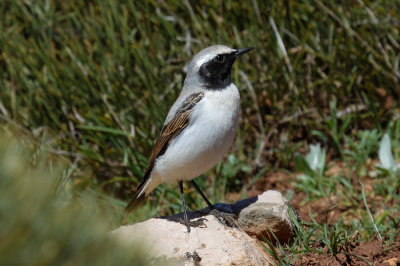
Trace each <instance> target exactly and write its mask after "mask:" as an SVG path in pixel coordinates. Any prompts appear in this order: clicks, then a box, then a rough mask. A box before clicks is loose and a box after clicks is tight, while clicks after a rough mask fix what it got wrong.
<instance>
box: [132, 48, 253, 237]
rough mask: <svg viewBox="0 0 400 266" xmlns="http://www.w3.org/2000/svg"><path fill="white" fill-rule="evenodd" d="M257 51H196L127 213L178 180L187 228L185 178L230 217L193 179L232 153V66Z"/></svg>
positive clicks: (236, 101) (235, 94)
mask: <svg viewBox="0 0 400 266" xmlns="http://www.w3.org/2000/svg"><path fill="white" fill-rule="evenodd" d="M252 49H254V48H253V47H250V48H243V49H232V48H229V47H227V46H224V45H214V46H210V47H207V48H205V49H203V50H201V51H200V52H199V53H198V54H196V55H195V56H194V57H193V59H192V61H191V62H190V63H189V65H188V67H187V76H186V79H185V81H184V84H183V88H182V91H181V93H180V95H179V97H178V99H177V100H176V101H175V103H174V104H173V105H172V107H171V109H170V111H169V113H168V116H167V118H166V120H165V122H164V126H163V128H162V130H161V133H160V136H159V138H158V139H157V141H156V144H155V145H154V148H153V150H152V152H151V155H150V160H149V162H148V167H147V170H146V172H145V174H144V179H143V181H142V182H141V183H140V185H139V186H138V188H137V190H136V192H135V193H134V195H133V197H132V199H131V201H130V202H129V204H128V205H127V207H126V209H125V210H126V212H127V213H129V212H131V211H133V210H134V209H136V208H137V207H138V206H139V205H140V204H141V203H142V202H143V201H144V199H145V198H146V197H147V196H148V195H149V193H150V192H151V191H153V190H154V189H155V188H156V187H157V186H158V185H160V184H161V183H164V182H167V183H172V182H175V181H178V184H179V188H180V194H181V200H182V205H183V209H184V219H183V220H182V221H181V222H182V223H183V224H185V225H186V227H187V230H188V232H190V226H199V225H200V224H199V223H201V222H202V221H200V222H198V223H196V222H197V221H196V222H191V221H189V220H188V218H187V213H186V203H185V196H184V193H183V181H191V183H192V184H193V185H194V187H195V188H196V190H198V192H199V193H200V195H201V197H202V198H203V199H204V200H205V201H206V203H207V205H208V207H209V209H210V210H211V211H212V213H213V214H214V215H215V216H216V217H217V218H219V220H220V221H221V219H220V218H222V219H225V221H226V220H228V223H230V224H232V223H231V222H229V221H231V220H230V219H229V218H228V217H226V215H224V214H223V213H221V212H219V211H218V210H217V209H216V208H215V207H214V205H213V204H211V203H210V201H209V200H208V199H207V198H206V196H205V195H204V194H203V192H202V191H201V190H200V188H199V187H198V185H197V184H196V183H195V182H194V180H193V179H194V178H195V177H197V176H199V175H201V174H203V173H204V172H206V171H208V170H210V169H211V168H213V167H214V166H215V165H216V164H217V163H218V162H219V161H220V160H222V158H223V157H224V155H225V154H226V153H227V152H228V150H229V148H230V146H231V145H232V142H233V140H234V137H235V135H236V129H237V125H238V118H239V111H240V95H239V91H238V89H237V87H236V86H235V84H233V83H232V80H231V70H232V65H233V63H234V62H235V60H236V59H237V58H238V57H239V56H240V55H242V54H244V53H247V52H249V51H251V50H252Z"/></svg>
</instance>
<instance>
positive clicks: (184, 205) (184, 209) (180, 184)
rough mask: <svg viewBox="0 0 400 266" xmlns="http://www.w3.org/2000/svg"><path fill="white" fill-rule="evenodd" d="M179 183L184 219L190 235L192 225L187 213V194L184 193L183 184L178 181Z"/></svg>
mask: <svg viewBox="0 0 400 266" xmlns="http://www.w3.org/2000/svg"><path fill="white" fill-rule="evenodd" d="M178 183H179V190H180V192H181V200H182V205H183V219H184V220H185V223H186V228H187V230H188V233H190V223H189V219H188V217H187V212H186V201H185V194H184V193H183V182H182V181H178Z"/></svg>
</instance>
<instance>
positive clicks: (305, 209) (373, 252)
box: [248, 172, 400, 266]
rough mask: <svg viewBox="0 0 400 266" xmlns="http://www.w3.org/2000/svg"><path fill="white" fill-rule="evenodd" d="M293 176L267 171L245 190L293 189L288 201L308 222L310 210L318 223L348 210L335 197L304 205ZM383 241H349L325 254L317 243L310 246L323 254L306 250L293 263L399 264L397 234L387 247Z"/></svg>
mask: <svg viewBox="0 0 400 266" xmlns="http://www.w3.org/2000/svg"><path fill="white" fill-rule="evenodd" d="M294 179H295V175H294V174H288V173H286V172H276V173H270V174H267V175H266V176H265V177H263V178H261V179H260V180H259V181H258V182H256V184H255V185H254V186H253V187H252V188H251V189H250V190H249V191H248V196H249V197H252V196H255V195H258V194H260V193H262V192H263V191H265V190H266V189H274V190H279V191H280V192H281V193H282V194H283V195H285V194H286V192H287V191H288V190H293V191H294V192H295V193H294V195H293V197H292V199H291V201H290V204H291V205H292V207H294V208H295V209H296V210H297V211H298V213H299V216H300V218H301V219H302V220H303V221H311V218H310V213H312V215H313V217H314V219H315V220H316V221H317V222H319V223H327V224H333V223H335V222H336V221H337V220H338V219H339V218H340V217H341V216H342V215H345V214H344V212H346V211H347V209H346V208H345V207H341V206H340V204H336V203H337V201H338V199H337V198H336V196H331V197H329V198H322V199H318V200H317V201H313V202H308V203H305V204H304V202H305V199H306V197H307V195H306V194H305V193H304V192H300V191H296V188H295V187H294V186H293V183H292V181H293V180H294ZM367 187H368V186H366V189H367ZM346 215H348V213H346ZM349 218H354V217H349ZM382 243H383V241H382V240H379V239H378V238H377V237H376V236H375V237H374V238H372V239H371V240H370V241H368V242H359V241H357V240H355V241H349V242H347V244H346V246H340V247H339V252H338V254H336V255H333V254H328V253H329V252H328V248H327V247H326V246H324V244H323V243H317V244H315V246H314V247H313V248H322V249H323V250H324V251H325V253H324V254H319V253H317V252H313V253H308V254H306V255H304V256H303V257H301V258H300V259H298V260H297V261H296V264H295V265H389V266H392V265H400V236H397V238H396V241H395V243H393V244H392V245H391V246H390V247H384V246H382Z"/></svg>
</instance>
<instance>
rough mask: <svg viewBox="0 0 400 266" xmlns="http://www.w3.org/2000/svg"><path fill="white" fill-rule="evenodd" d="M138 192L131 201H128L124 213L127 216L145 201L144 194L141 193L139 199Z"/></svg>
mask: <svg viewBox="0 0 400 266" xmlns="http://www.w3.org/2000/svg"><path fill="white" fill-rule="evenodd" d="M138 195H139V191H136V192H135V194H134V195H133V197H132V199H131V200H130V201H129V203H128V205H127V206H126V207H125V212H126V213H127V214H129V213H131V212H132V211H134V210H136V209H137V208H139V207H140V205H142V204H143V202H144V201H145V199H146V193H142V194H141V195H140V196H139V197H138Z"/></svg>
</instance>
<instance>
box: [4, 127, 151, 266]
mask: <svg viewBox="0 0 400 266" xmlns="http://www.w3.org/2000/svg"><path fill="white" fill-rule="evenodd" d="M47 151H48V150H47V147H45V146H40V145H36V144H35V143H33V142H31V141H30V140H29V139H28V138H25V139H24V142H23V143H22V142H21V141H18V140H16V139H15V138H13V137H12V136H11V134H9V133H4V131H2V133H1V140H0V176H1V178H0V216H1V217H2V218H1V219H0V238H1V244H0V264H1V265H145V264H146V265H147V264H148V263H149V259H148V258H146V257H145V253H143V250H142V249H143V247H142V244H141V246H139V245H138V244H135V243H133V244H131V245H124V244H122V243H120V242H117V241H116V239H113V238H112V237H111V236H110V235H109V231H110V230H112V229H113V228H115V226H116V224H118V222H117V219H116V218H114V217H118V216H119V215H120V214H118V212H117V211H116V209H115V208H114V207H113V206H112V204H110V203H109V202H108V201H105V200H99V199H97V198H96V197H95V196H94V195H93V193H89V192H85V193H79V196H78V195H73V193H72V191H71V190H69V189H67V188H66V187H68V185H69V183H71V182H70V181H67V182H66V183H63V182H61V180H63V179H64V176H65V175H66V174H67V173H68V172H66V171H62V169H63V168H64V167H65V165H63V163H62V162H60V161H59V160H54V158H52V157H51V156H50V155H49V154H48V153H47ZM132 262H134V264H132Z"/></svg>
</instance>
